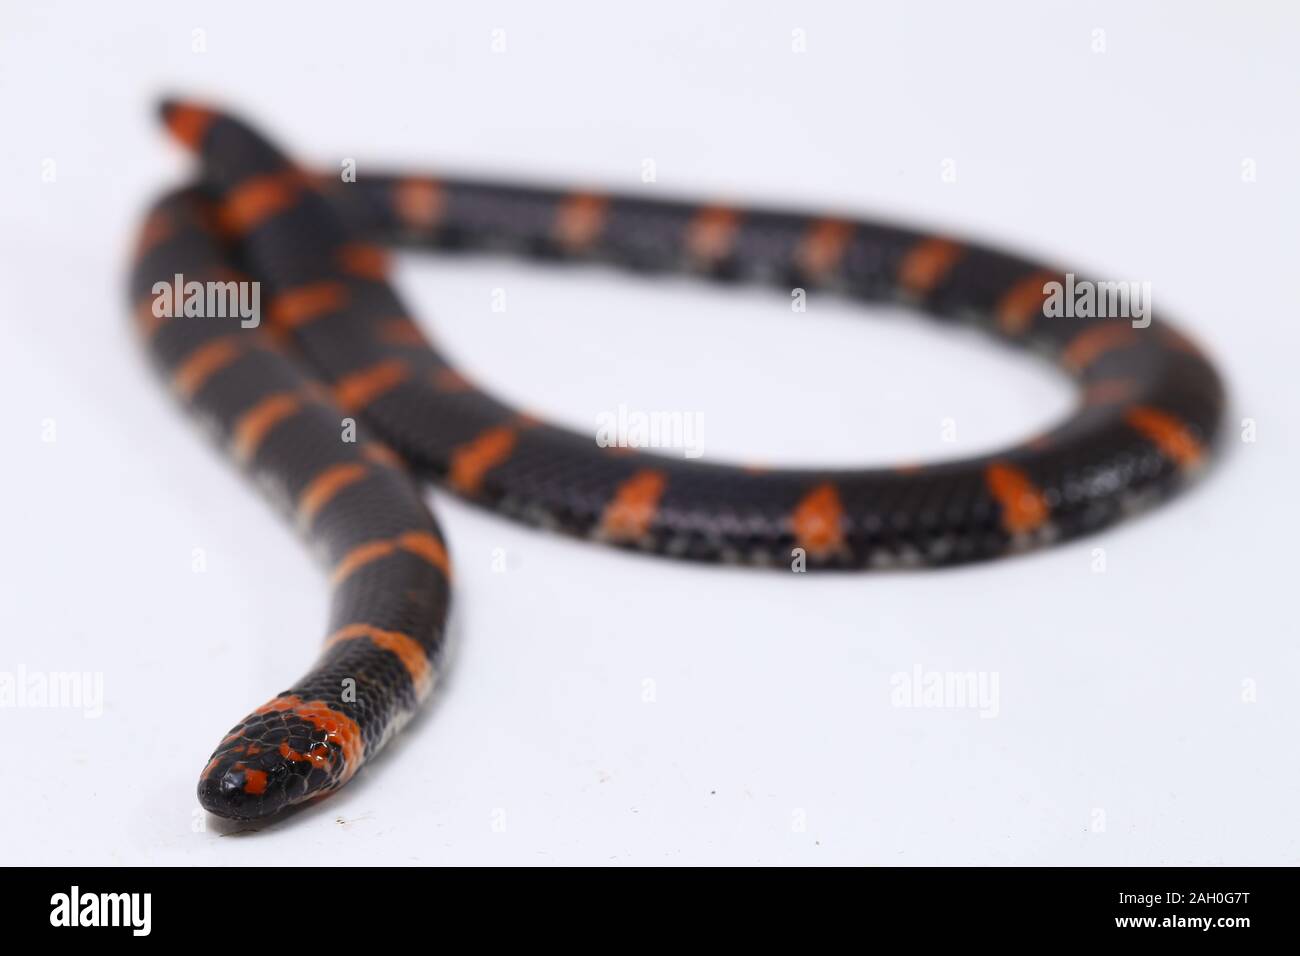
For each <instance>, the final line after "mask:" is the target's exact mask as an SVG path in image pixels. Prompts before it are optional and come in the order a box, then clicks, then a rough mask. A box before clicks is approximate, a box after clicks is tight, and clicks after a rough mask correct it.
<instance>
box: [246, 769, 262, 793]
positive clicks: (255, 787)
mask: <svg viewBox="0 0 1300 956" xmlns="http://www.w3.org/2000/svg"><path fill="white" fill-rule="evenodd" d="M244 792H245V793H252V794H259V793H266V771H265V770H253V769H251V768H249V769H247V770H245V771H244Z"/></svg>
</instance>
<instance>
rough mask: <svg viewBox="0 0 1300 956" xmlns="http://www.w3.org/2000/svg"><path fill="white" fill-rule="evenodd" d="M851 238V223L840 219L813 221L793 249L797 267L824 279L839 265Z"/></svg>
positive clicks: (810, 274)
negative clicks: (797, 246) (796, 247)
mask: <svg viewBox="0 0 1300 956" xmlns="http://www.w3.org/2000/svg"><path fill="white" fill-rule="evenodd" d="M852 238H853V223H851V222H845V221H844V220H842V219H820V220H818V221H816V222H814V223H813V224H812V225H811V226H810V227H809V228H808V231H807V232H806V233H804V236H803V239H802V240H801V241H800V243H799V248H798V249H796V250H795V261H796V262H797V263H798V264H799V268H800V269H801V270H803V272H805V273H806V274H807V275H809V276H811V277H812V278H814V279H825V278H827V277H828V276H829V275H830V274H831V273H832V272H834V271H835V269H837V268H838V267H839V264H840V260H842V259H843V258H844V252H845V250H846V249H847V248H848V246H849V240H850V239H852Z"/></svg>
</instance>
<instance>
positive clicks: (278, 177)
mask: <svg viewBox="0 0 1300 956" xmlns="http://www.w3.org/2000/svg"><path fill="white" fill-rule="evenodd" d="M306 182H307V180H306V177H304V176H303V175H302V173H300V172H299V171H298V170H296V169H291V170H285V171H283V172H278V173H266V174H264V175H260V176H252V177H250V178H249V179H246V180H244V181H243V182H242V183H240V184H239V185H237V186H235V187H234V188H233V189H231V190H230V191H229V192H228V193H227V194H226V196H225V198H224V199H223V200H222V202H221V205H220V206H219V207H218V209H217V224H218V226H219V228H220V229H221V231H222V232H224V233H225V234H227V235H230V236H242V235H244V234H245V233H247V232H249V231H250V230H252V229H255V228H256V227H257V226H259V225H261V224H262V223H263V222H265V221H266V220H267V219H270V218H271V217H272V216H274V215H276V214H277V213H280V212H282V211H284V210H285V209H288V208H289V207H290V206H292V205H293V204H294V203H295V202H297V200H298V195H299V193H300V192H301V191H302V188H303V186H304V185H305V184H306Z"/></svg>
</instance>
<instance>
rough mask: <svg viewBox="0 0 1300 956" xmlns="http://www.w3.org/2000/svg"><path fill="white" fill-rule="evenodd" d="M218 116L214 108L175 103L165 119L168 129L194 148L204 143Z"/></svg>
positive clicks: (179, 139)
mask: <svg viewBox="0 0 1300 956" xmlns="http://www.w3.org/2000/svg"><path fill="white" fill-rule="evenodd" d="M216 118H217V114H216V113H214V112H212V110H209V109H204V108H203V107H202V106H194V105H192V104H189V103H174V104H172V105H171V106H170V107H169V108H168V109H167V113H166V116H165V117H164V119H163V121H164V122H165V123H166V124H167V129H168V131H169V132H170V133H171V134H172V136H174V137H176V139H177V141H179V142H180V143H182V144H183V145H184V146H186V147H188V148H189V149H192V150H196V151H197V150H198V149H199V147H200V146H202V145H203V137H204V136H206V135H207V132H208V128H209V127H210V126H211V125H212V123H213V121H214V120H215V119H216Z"/></svg>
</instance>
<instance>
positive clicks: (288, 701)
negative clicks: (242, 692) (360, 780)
mask: <svg viewBox="0 0 1300 956" xmlns="http://www.w3.org/2000/svg"><path fill="white" fill-rule="evenodd" d="M282 712H290V713H292V714H293V715H294V716H295V717H300V718H302V719H303V720H305V721H307V722H308V723H309V724H311V725H312V726H313V727H315V728H316V729H317V730H318V731H322V732H323V733H324V734H325V742H326V743H328V744H332V745H333V746H335V747H337V748H338V750H339V752H340V753H341V755H342V757H343V769H342V771H341V772H340V774H339V779H338V781H337V782H336V783H335V786H336V787H338V786H342V785H343V784H344V783H346V782H347V781H348V780H349V779H350V778H351V777H352V775H353V774H354V773H356V772H357V770H358V769H360V767H361V762H362V760H363V758H364V756H365V743H364V738H363V737H362V736H361V727H360V726H358V724H357V722H356V721H355V720H353V719H352V718H351V717H349V716H348V715H347V714H344V713H341V712H339V711H337V710H334V709H333V708H331V707H330V706H329V705H328V704H327V703H325V702H324V701H322V700H310V701H304V700H303V699H302V698H301V697H299V696H298V695H297V694H286V695H285V696H283V697H276V698H274V699H273V700H270V701H267V702H266V703H265V704H263V705H262V706H261V707H259V708H257V710H255V711H253V713H254V714H274V713H282ZM323 756H324V755H323ZM325 759H326V762H328V760H327V758H325Z"/></svg>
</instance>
